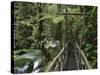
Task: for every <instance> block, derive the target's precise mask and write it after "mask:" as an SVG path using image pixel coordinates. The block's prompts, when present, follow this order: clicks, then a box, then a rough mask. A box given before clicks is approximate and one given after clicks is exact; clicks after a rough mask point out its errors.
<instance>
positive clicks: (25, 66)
mask: <svg viewBox="0 0 100 75" xmlns="http://www.w3.org/2000/svg"><path fill="white" fill-rule="evenodd" d="M12 4H13V5H14V11H12V15H13V14H14V15H13V16H12V17H14V18H13V19H14V24H12V26H14V29H13V30H14V33H13V35H14V37H13V38H14V40H13V42H14V47H13V50H12V51H13V53H14V55H12V57H13V58H14V73H30V72H45V71H47V70H46V69H47V68H48V66H49V65H50V63H51V62H52V60H54V59H55V57H56V56H57V54H58V53H59V52H60V51H61V49H62V48H63V47H64V46H65V44H66V43H67V42H68V41H69V40H72V41H71V43H70V46H69V49H70V50H71V49H73V46H71V45H72V44H73V43H74V42H73V40H75V41H77V43H78V44H79V47H80V49H81V50H82V51H83V52H84V54H85V56H86V57H87V60H88V62H89V63H90V65H91V67H92V69H95V68H97V7H96V6H80V5H63V4H49V3H30V2H29V3H28V2H12ZM75 13H76V15H75ZM77 13H80V15H77ZM70 14H73V15H70ZM73 45H74V44H73ZM66 50H67V49H66ZM63 54H64V53H63ZM62 57H63V56H62ZM65 57H66V56H65ZM80 59H81V58H80ZM58 62H64V60H61V59H59V61H57V62H56V63H57V64H59V63H58ZM55 65H56V64H55ZM63 66H65V65H63ZM53 68H54V67H53ZM58 68H59V67H58ZM62 70H66V69H62ZM51 71H56V70H54V69H52V70H51ZM58 71H61V70H58Z"/></svg>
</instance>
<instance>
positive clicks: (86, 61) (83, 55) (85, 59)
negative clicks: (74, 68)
mask: <svg viewBox="0 0 100 75" xmlns="http://www.w3.org/2000/svg"><path fill="white" fill-rule="evenodd" d="M75 43H76V45H77V48H78V50H79V52H80V54H81V55H82V57H83V59H84V61H85V63H86V65H87V67H88V69H92V67H91V65H90V64H89V62H88V60H87V57H86V56H85V54H84V52H83V51H82V50H81V49H80V47H79V45H78V43H77V42H75Z"/></svg>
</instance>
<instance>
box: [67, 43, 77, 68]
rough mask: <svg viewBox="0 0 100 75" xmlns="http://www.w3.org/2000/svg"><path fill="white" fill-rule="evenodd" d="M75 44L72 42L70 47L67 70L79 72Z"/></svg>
mask: <svg viewBox="0 0 100 75" xmlns="http://www.w3.org/2000/svg"><path fill="white" fill-rule="evenodd" d="M74 46H75V44H74V43H73V42H70V43H69V45H68V53H67V55H68V57H67V59H68V60H67V62H66V67H65V70H77V69H78V66H77V62H76V56H75V48H74Z"/></svg>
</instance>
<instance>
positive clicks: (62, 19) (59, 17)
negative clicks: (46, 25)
mask: <svg viewBox="0 0 100 75" xmlns="http://www.w3.org/2000/svg"><path fill="white" fill-rule="evenodd" d="M62 21H64V17H63V16H58V17H56V18H55V19H54V20H53V22H54V23H56V24H57V23H60V22H62Z"/></svg>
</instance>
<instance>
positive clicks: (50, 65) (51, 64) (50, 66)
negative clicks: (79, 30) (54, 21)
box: [45, 40, 70, 72]
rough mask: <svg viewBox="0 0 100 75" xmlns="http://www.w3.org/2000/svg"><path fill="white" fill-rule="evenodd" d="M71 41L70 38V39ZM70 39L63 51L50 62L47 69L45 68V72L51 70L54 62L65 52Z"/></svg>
mask: <svg viewBox="0 0 100 75" xmlns="http://www.w3.org/2000/svg"><path fill="white" fill-rule="evenodd" d="M69 41H70V40H69ZM69 41H68V42H67V43H66V45H65V46H64V47H63V48H62V49H61V51H60V52H59V53H58V54H57V56H56V57H55V58H54V59H53V60H52V62H51V63H50V64H49V66H48V67H47V69H46V70H45V72H48V71H50V70H51V68H52V67H53V65H54V63H55V62H56V60H57V59H58V58H59V56H60V55H61V54H62V53H63V51H64V50H65V48H66V47H67V46H68V43H69Z"/></svg>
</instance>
